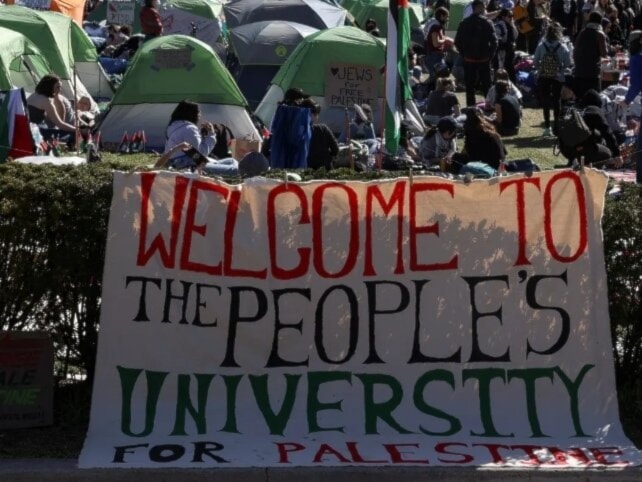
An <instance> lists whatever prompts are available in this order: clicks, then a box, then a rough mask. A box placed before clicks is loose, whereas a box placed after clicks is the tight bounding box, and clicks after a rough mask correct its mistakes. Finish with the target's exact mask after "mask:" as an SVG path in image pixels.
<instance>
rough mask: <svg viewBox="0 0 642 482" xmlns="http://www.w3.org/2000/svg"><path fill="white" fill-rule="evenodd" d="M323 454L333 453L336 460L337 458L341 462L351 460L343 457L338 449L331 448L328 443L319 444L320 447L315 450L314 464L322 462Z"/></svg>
mask: <svg viewBox="0 0 642 482" xmlns="http://www.w3.org/2000/svg"><path fill="white" fill-rule="evenodd" d="M325 455H333V456H335V457H336V458H337V460H339V462H342V463H344V464H349V463H350V462H351V461H350V459H347V458H345V457H344V456H343V455H341V453H340V452H339V451H338V450H335V449H333V448H332V447H330V445H328V444H321V447H319V450H317V453H316V454H315V456H314V460H313V462H314V463H315V464H318V463H319V462H323V457H324V456H325Z"/></svg>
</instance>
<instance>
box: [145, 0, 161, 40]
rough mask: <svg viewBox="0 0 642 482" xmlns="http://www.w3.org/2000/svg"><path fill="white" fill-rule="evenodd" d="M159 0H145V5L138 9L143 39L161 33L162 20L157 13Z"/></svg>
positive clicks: (157, 35)
mask: <svg viewBox="0 0 642 482" xmlns="http://www.w3.org/2000/svg"><path fill="white" fill-rule="evenodd" d="M159 5H160V3H159V0H145V6H144V7H143V8H141V9H140V28H141V31H142V32H143V34H144V35H145V41H147V40H149V39H152V38H156V37H159V36H160V35H162V34H163V22H161V17H160V13H158V7H159Z"/></svg>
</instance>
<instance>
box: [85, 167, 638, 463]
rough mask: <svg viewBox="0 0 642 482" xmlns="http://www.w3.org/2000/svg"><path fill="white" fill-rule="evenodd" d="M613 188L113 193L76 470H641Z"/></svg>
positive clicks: (599, 178) (567, 184)
mask: <svg viewBox="0 0 642 482" xmlns="http://www.w3.org/2000/svg"><path fill="white" fill-rule="evenodd" d="M605 189H606V177H605V176H604V175H603V174H599V173H597V172H594V171H592V170H587V171H586V172H585V173H580V172H572V171H568V170H565V171H554V172H546V173H541V174H536V175H534V176H532V177H525V176H511V177H501V178H497V179H493V180H490V181H474V182H472V183H469V184H464V183H460V182H451V181H448V180H444V179H440V178H435V177H415V178H414V179H413V180H412V181H411V180H408V179H394V180H387V181H381V182H369V183H362V182H336V181H318V182H310V183H304V184H298V183H282V182H279V181H271V180H265V179H254V180H248V181H246V182H245V183H244V184H243V185H238V186H231V185H227V184H223V183H219V182H216V181H214V180H211V179H206V178H199V177H196V176H194V177H190V176H183V175H176V174H171V173H166V172H162V173H142V174H140V173H139V174H121V173H116V174H115V178H114V197H113V202H112V207H111V216H110V222H109V237H108V241H107V255H106V262H105V274H104V283H103V304H102V314H101V327H100V339H99V346H98V362H97V371H96V382H95V387H94V393H93V402H92V413H91V423H90V428H89V432H88V435H87V440H86V443H85V447H84V449H83V452H82V454H81V457H80V466H81V467H246V466H266V467H279V466H288V467H289V466H343V465H345V466H347V465H362V466H371V465H381V466H386V465H404V464H405V465H425V466H475V465H496V466H500V465H504V466H506V465H509V466H519V467H549V468H564V467H588V466H591V467H593V466H625V465H631V464H639V462H640V456H639V454H638V452H637V451H636V450H635V448H634V446H633V445H632V444H631V442H629V440H627V438H626V437H625V436H624V434H623V432H622V429H621V426H620V422H619V416H618V409H617V397H616V392H615V383H614V370H613V360H612V354H611V340H610V330H609V318H608V312H607V289H606V277H605V269H604V259H603V249H602V233H601V229H600V220H601V216H602V210H603V203H604V193H605Z"/></svg>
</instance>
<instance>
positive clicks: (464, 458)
mask: <svg viewBox="0 0 642 482" xmlns="http://www.w3.org/2000/svg"><path fill="white" fill-rule="evenodd" d="M452 446H455V447H468V445H466V444H464V443H459V442H449V443H446V442H442V443H438V444H437V445H435V452H437V453H438V454H444V455H455V456H459V457H461V459H458V460H448V459H442V458H438V459H437V460H439V461H440V462H442V463H444V464H469V463H470V462H472V461H473V460H475V458H474V457H473V456H472V455H470V454H462V453H460V452H449V451H448V448H449V447H452Z"/></svg>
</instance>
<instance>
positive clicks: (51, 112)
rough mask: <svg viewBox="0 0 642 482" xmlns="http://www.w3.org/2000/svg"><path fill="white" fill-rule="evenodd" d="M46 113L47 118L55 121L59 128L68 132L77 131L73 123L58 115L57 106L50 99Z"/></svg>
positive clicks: (46, 106)
mask: <svg viewBox="0 0 642 482" xmlns="http://www.w3.org/2000/svg"><path fill="white" fill-rule="evenodd" d="M45 114H47V118H48V119H49V120H50V121H51V122H53V124H54V125H55V126H56V127H57V128H58V129H61V130H63V131H67V132H76V127H75V126H72V125H71V124H67V123H66V122H65V121H64V120H62V119H61V118H60V116H59V115H58V111H57V110H56V107H55V106H54V104H53V101H49V102H47V104H46V105H45Z"/></svg>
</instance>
